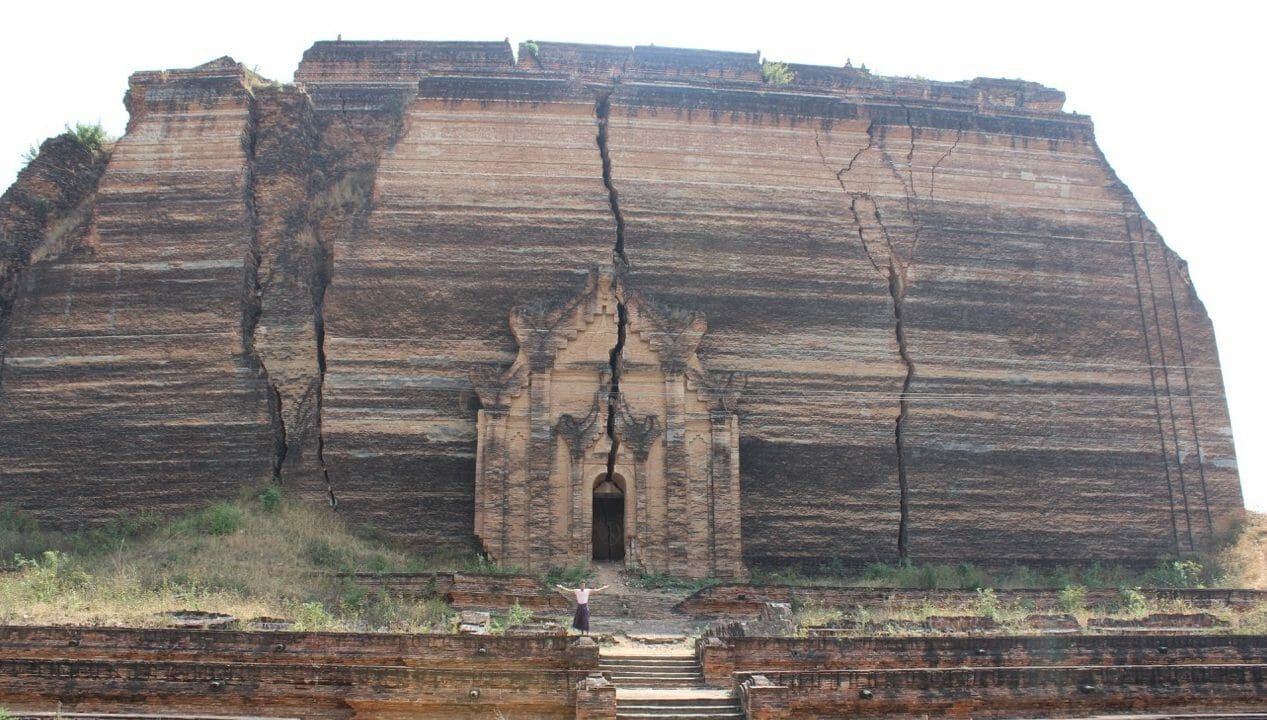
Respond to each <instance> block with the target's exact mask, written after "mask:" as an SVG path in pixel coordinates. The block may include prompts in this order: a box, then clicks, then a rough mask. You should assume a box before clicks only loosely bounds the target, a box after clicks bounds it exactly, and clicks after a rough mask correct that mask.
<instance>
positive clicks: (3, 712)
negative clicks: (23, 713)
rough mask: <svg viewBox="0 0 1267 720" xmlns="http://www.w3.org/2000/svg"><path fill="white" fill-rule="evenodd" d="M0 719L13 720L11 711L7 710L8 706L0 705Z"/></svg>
mask: <svg viewBox="0 0 1267 720" xmlns="http://www.w3.org/2000/svg"><path fill="white" fill-rule="evenodd" d="M0 720H13V713H11V712H9V708H7V707H0Z"/></svg>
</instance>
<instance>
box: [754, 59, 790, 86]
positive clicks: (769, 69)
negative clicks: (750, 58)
mask: <svg viewBox="0 0 1267 720" xmlns="http://www.w3.org/2000/svg"><path fill="white" fill-rule="evenodd" d="M795 79H796V73H794V72H792V68H790V67H788V64H787V63H783V62H774V61H771V60H762V61H761V80H762V82H767V83H770V84H771V85H789V84H791V83H792V81H793V80H795Z"/></svg>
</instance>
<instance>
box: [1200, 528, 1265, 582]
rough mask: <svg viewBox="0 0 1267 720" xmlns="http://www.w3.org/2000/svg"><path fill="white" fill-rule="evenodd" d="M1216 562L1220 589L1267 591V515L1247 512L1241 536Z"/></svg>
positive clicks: (1224, 549)
mask: <svg viewBox="0 0 1267 720" xmlns="http://www.w3.org/2000/svg"><path fill="white" fill-rule="evenodd" d="M1213 559H1214V564H1215V565H1217V567H1218V568H1219V578H1218V585H1219V586H1220V587H1239V588H1254V589H1257V590H1267V513H1256V512H1246V513H1245V524H1244V525H1243V526H1242V528H1241V530H1240V534H1239V535H1237V536H1236V539H1235V540H1234V541H1233V542H1232V543H1230V544H1228V545H1227V546H1225V547H1224V548H1222V549H1221V550H1219V551H1217V552H1216V553H1215V554H1214V557H1213Z"/></svg>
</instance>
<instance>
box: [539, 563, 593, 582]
mask: <svg viewBox="0 0 1267 720" xmlns="http://www.w3.org/2000/svg"><path fill="white" fill-rule="evenodd" d="M589 575H590V569H589V567H588V566H587V565H586V564H585V563H577V564H576V565H573V566H572V567H552V568H550V569H549V570H547V571H546V577H545V580H546V583H547V584H549V585H550V586H551V587H553V586H554V585H566V586H567V587H576V586H577V585H579V584H580V582H581V581H582V580H587V579H588V578H589Z"/></svg>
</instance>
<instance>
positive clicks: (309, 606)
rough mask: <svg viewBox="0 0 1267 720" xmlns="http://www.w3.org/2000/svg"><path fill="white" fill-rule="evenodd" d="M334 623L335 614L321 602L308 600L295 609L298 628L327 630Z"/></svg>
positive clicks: (296, 626) (296, 627)
mask: <svg viewBox="0 0 1267 720" xmlns="http://www.w3.org/2000/svg"><path fill="white" fill-rule="evenodd" d="M333 625H334V616H333V615H331V614H330V611H329V610H326V608H325V606H324V605H322V604H321V603H319V602H306V603H304V604H302V605H300V606H299V607H298V608H297V609H296V610H295V629H296V630H325V629H327V628H329V627H331V626H333Z"/></svg>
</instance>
